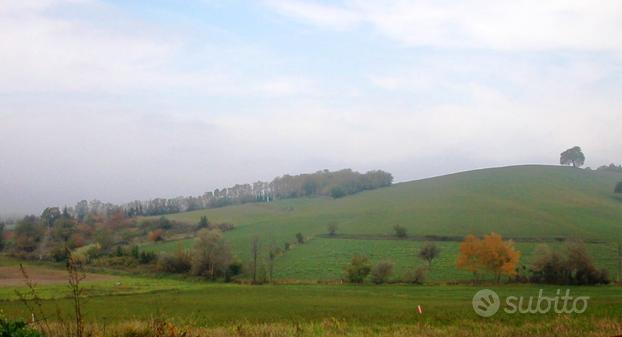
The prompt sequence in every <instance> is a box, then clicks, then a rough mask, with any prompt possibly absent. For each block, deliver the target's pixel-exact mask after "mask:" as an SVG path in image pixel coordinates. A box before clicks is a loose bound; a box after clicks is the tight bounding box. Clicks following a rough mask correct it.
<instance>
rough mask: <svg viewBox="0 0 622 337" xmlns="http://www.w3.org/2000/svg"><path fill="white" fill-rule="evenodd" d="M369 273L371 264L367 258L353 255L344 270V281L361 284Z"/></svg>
mask: <svg viewBox="0 0 622 337" xmlns="http://www.w3.org/2000/svg"><path fill="white" fill-rule="evenodd" d="M370 271H371V263H370V262H369V259H368V258H367V256H363V255H354V256H353V257H352V261H351V262H350V264H349V265H347V266H346V268H345V273H346V279H347V280H348V281H349V282H352V283H362V282H363V281H364V280H365V278H366V277H367V275H369V272H370Z"/></svg>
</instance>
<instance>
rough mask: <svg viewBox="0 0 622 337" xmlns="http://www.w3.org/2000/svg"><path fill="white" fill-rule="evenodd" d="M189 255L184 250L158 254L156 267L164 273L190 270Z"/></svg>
mask: <svg viewBox="0 0 622 337" xmlns="http://www.w3.org/2000/svg"><path fill="white" fill-rule="evenodd" d="M190 267H191V257H190V254H189V253H187V252H186V251H183V250H180V251H178V252H177V253H175V254H160V256H159V257H158V263H157V265H156V268H157V270H158V271H161V272H165V273H187V272H189V271H190Z"/></svg>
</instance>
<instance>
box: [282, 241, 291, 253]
mask: <svg viewBox="0 0 622 337" xmlns="http://www.w3.org/2000/svg"><path fill="white" fill-rule="evenodd" d="M290 246H291V244H290V243H289V242H285V243H284V244H283V249H284V250H285V251H288V250H289V248H290Z"/></svg>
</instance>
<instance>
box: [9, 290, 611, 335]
mask: <svg viewBox="0 0 622 337" xmlns="http://www.w3.org/2000/svg"><path fill="white" fill-rule="evenodd" d="M161 281H162V280H155V279H154V282H152V283H150V284H143V285H144V286H145V287H144V288H143V289H135V291H134V292H129V293H124V294H119V293H115V292H114V290H111V289H108V290H109V291H110V292H108V293H106V292H102V293H94V294H88V298H86V300H85V301H84V305H83V311H84V312H85V313H86V316H85V318H86V320H87V322H90V324H97V325H98V326H99V327H100V329H101V326H108V329H109V333H110V331H113V330H114V329H115V327H116V328H119V327H120V326H124V327H125V329H128V327H127V326H130V327H132V326H133V329H140V327H141V326H143V328H144V329H146V330H149V329H151V327H145V324H147V323H146V322H150V321H153V320H154V319H162V320H165V321H166V322H167V323H169V324H171V325H172V326H176V327H185V329H190V330H192V329H196V331H195V332H197V333H204V335H206V336H207V335H210V336H214V335H219V336H262V335H271V336H288V335H297V336H328V335H330V336H346V335H351V336H370V335H387V336H389V335H390V336H409V335H413V334H415V333H416V334H417V335H421V336H442V335H445V334H447V333H452V334H454V335H459V336H484V335H488V334H487V332H486V330H483V329H486V328H491V327H496V328H497V329H499V330H498V335H507V336H531V335H533V334H534V333H536V332H537V334H538V335H539V336H560V335H563V336H581V334H583V336H587V335H591V336H612V335H615V334H617V333H620V332H622V292H621V291H620V288H619V287H616V286H599V287H563V289H570V291H571V294H572V295H573V296H589V297H590V302H589V308H588V310H587V311H586V312H585V313H582V314H571V315H567V314H564V315H558V314H554V313H550V314H545V315H534V314H507V313H505V312H503V311H499V312H498V313H497V314H496V315H495V316H493V317H492V318H482V317H479V316H477V315H476V314H475V313H474V311H473V309H472V307H471V299H472V297H473V295H474V294H475V293H476V292H477V291H478V290H479V289H481V288H483V287H487V288H491V289H493V290H495V291H497V293H498V294H499V295H500V296H501V298H502V299H503V298H505V297H507V296H510V295H511V296H525V297H537V295H538V291H539V289H543V291H544V294H545V295H549V296H554V295H555V292H556V290H557V289H559V287H555V286H533V285H505V286H495V285H490V284H488V285H481V286H465V285H461V286H458V285H453V286H442V285H437V286H409V285H384V286H373V285H263V286H249V285H233V284H214V283H211V284H210V283H204V282H193V281H170V282H174V283H175V285H176V287H175V288H174V289H162V287H161V284H160V282H161ZM87 286H88V285H87ZM100 286H101V285H100ZM40 288H41V290H42V294H43V297H44V298H45V300H43V302H42V304H43V311H44V312H45V315H46V316H47V317H50V318H51V320H53V321H54V320H57V319H58V317H59V316H58V313H59V312H60V313H62V314H61V315H60V317H61V318H62V319H63V320H68V319H70V318H71V314H70V313H71V312H72V311H71V310H72V302H71V300H70V299H69V298H62V296H60V297H59V296H58V293H56V295H55V296H52V294H53V293H54V292H55V291H57V290H59V289H58V288H57V287H56V286H55V285H53V286H50V285H42V286H41V287H40ZM102 289H103V288H102ZM4 290H5V291H3V292H2V293H0V309H1V310H2V312H3V314H4V315H7V316H9V317H22V318H24V319H29V318H30V313H29V312H28V310H27V309H26V307H25V306H24V305H23V304H22V303H21V302H20V301H18V300H15V299H12V298H10V297H9V298H7V297H6V294H7V290H15V288H9V289H4ZM52 297H54V298H56V299H54V300H52V299H50V298H52ZM418 306H421V307H422V308H423V313H421V314H420V313H418V311H417V307H418ZM521 331H522V332H521ZM488 332H489V331H488ZM562 332H563V333H562ZM128 336H129V335H128ZM141 336H142V335H141ZM145 336H150V335H149V334H145Z"/></svg>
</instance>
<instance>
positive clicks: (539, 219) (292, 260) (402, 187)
mask: <svg viewBox="0 0 622 337" xmlns="http://www.w3.org/2000/svg"><path fill="white" fill-rule="evenodd" d="M618 181H622V174H620V173H614V172H600V171H599V172H596V171H586V170H579V169H573V168H568V167H557V166H513V167H504V168H492V169H484V170H476V171H469V172H462V173H456V174H452V175H447V176H442V177H436V178H430V179H424V180H418V181H412V182H406V183H399V184H395V185H393V186H391V187H387V188H381V189H377V190H373V191H368V192H363V193H359V194H357V195H353V196H349V197H345V198H341V199H336V200H334V199H330V198H311V199H290V200H280V201H276V202H272V203H269V204H246V205H240V206H231V207H225V208H218V209H209V210H201V211H195V212H187V213H180V214H174V215H171V216H170V218H171V219H175V220H181V221H188V222H195V223H196V222H198V220H199V218H200V217H201V216H202V215H207V216H208V218H209V219H210V221H211V222H216V223H217V222H231V223H234V224H235V225H236V229H235V230H234V231H231V232H228V233H227V234H226V238H227V239H228V240H229V241H230V242H231V244H232V246H233V247H234V249H235V251H236V253H237V254H238V256H239V257H240V258H242V259H244V258H246V256H248V247H249V242H250V238H251V237H252V236H254V235H258V236H260V237H261V238H262V239H263V242H264V245H268V244H274V245H278V246H280V247H282V246H283V244H284V242H290V243H293V242H294V241H295V238H294V236H295V234H296V233H298V232H301V233H303V234H304V235H305V237H306V238H307V239H308V240H310V241H309V242H308V243H305V244H304V245H300V246H299V247H294V248H295V249H293V250H292V251H291V252H289V253H287V254H285V256H283V257H282V258H281V262H279V263H280V264H284V263H285V262H287V265H286V266H285V265H284V268H281V270H283V269H285V270H288V269H291V268H293V269H292V270H291V272H285V274H282V276H283V277H296V276H297V275H298V274H305V273H307V272H308V273H310V274H313V273H314V272H320V273H321V272H322V271H324V270H325V269H326V268H327V266H326V265H323V264H322V262H321V261H323V260H327V261H328V260H331V259H332V260H335V259H337V260H339V261H341V260H343V261H345V260H347V256H351V254H352V253H354V252H362V253H366V254H368V255H370V256H372V257H373V256H376V255H378V258H392V257H393V255H395V254H397V255H399V253H387V252H390V251H392V250H395V249H398V250H399V248H397V247H400V246H404V245H411V246H412V247H411V248H408V247H403V249H405V250H406V251H407V253H404V254H406V255H407V256H410V257H412V259H413V260H416V257H414V256H415V255H416V252H415V250H416V249H415V248H416V246H417V245H419V244H420V242H414V241H412V242H396V241H389V240H356V239H354V240H353V239H352V237H354V238H356V237H357V236H358V237H360V238H363V237H364V238H368V237H371V238H373V237H375V236H377V239H386V238H387V236H389V235H391V234H392V226H393V225H395V224H400V225H402V226H404V227H406V228H407V229H408V234H409V235H442V236H463V235H467V234H485V233H489V232H491V231H495V232H498V233H500V234H502V235H503V236H505V237H513V238H534V239H547V238H553V237H565V238H581V239H583V240H586V241H594V242H602V243H600V244H598V245H591V246H595V247H594V248H590V249H595V250H598V251H609V250H612V249H613V246H610V245H614V244H615V243H616V242H617V241H618V240H622V196H616V195H615V194H614V193H613V189H614V186H615V184H616V182H618ZM329 223H336V224H338V227H339V230H338V233H339V234H341V235H344V236H345V235H349V236H350V239H349V240H345V239H344V240H342V239H330V238H322V237H318V235H322V234H324V233H326V226H327V224H329ZM361 241H363V242H361ZM371 241H376V242H371ZM379 241H381V242H379ZM365 242H368V244H365ZM383 242H386V244H384V243H383ZM179 244H183V245H184V246H186V247H188V246H189V245H190V244H191V242H190V241H189V240H186V241H185V242H183V241H182V242H166V243H159V244H156V245H154V246H152V247H151V248H152V249H154V250H171V249H174V248H175V247H177V246H178V245H179ZM446 244H447V245H449V246H448V247H446V249H445V251H446V252H453V253H451V255H453V254H455V253H456V252H457V244H453V245H452V244H451V243H446ZM525 245H529V244H525ZM531 246H533V244H531V245H530V246H529V247H531ZM596 246H598V247H596ZM352 247H358V248H352ZM373 247H376V248H373ZM529 247H527V246H525V250H527V249H529ZM346 255H347V256H346ZM446 255H447V254H446ZM524 255H525V256H528V255H529V253H528V252H525V254H524ZM599 255H603V256H606V255H607V254H605V253H603V254H599ZM296 256H299V257H298V258H296ZM310 256H315V257H316V258H315V259H314V260H315V261H320V262H318V263H319V264H318V265H317V266H316V268H313V269H314V270H315V271H314V270H308V271H306V272H303V269H304V266H305V265H308V263H307V262H304V261H302V260H306V259H307V258H309V257H310ZM342 256H345V257H344V258H342ZM303 257H304V258H303ZM446 257H447V258H448V260H447V261H446V264H447V266H448V267H451V266H453V261H454V260H452V258H451V256H446ZM599 258H600V257H599ZM603 258H604V259H606V258H605V257H603ZM301 259H302V260H301ZM398 259H399V258H398ZM441 263H442V264H443V262H442V260H441ZM297 264H301V266H300V268H298V267H292V266H295V265H297ZM603 264H604V265H607V266H609V265H614V261H604V262H603ZM337 266H338V264H334V265H333V267H334V268H336V269H337V270H335V271H334V272H333V273H329V274H330V275H334V274H335V273H339V272H340V268H341V267H337ZM397 267H398V269H399V268H400V266H397ZM329 269H330V268H329ZM327 277H328V276H327ZM439 277H440V276H439ZM448 277H450V278H451V277H452V276H450V275H448Z"/></svg>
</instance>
